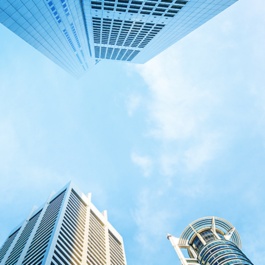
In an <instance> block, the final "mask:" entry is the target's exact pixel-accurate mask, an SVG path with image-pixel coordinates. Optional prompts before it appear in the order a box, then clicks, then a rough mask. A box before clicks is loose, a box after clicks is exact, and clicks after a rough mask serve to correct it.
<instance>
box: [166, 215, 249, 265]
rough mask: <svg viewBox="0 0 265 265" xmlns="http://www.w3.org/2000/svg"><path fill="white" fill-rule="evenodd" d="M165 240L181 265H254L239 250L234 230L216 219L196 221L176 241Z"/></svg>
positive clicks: (169, 236)
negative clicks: (185, 252)
mask: <svg viewBox="0 0 265 265" xmlns="http://www.w3.org/2000/svg"><path fill="white" fill-rule="evenodd" d="M167 238H168V239H169V240H170V242H171V244H172V246H173V247H174V249H175V251H176V253H177V255H178V257H179V259H180V262H181V264H182V265H196V264H197V265H199V264H201V265H253V263H252V262H251V261H250V260H249V259H248V258H247V256H246V255H245V254H244V253H243V252H242V250H241V240H240V236H239V234H238V232H237V231H236V229H235V227H234V226H232V225H231V224H230V223H229V222H227V221H226V220H224V219H222V218H219V217H204V218H201V219H198V220H196V221H194V222H192V223H191V224H189V226H187V227H186V229H185V230H184V231H183V233H182V234H181V236H180V237H179V238H176V237H174V236H172V235H168V237H167ZM184 249H185V250H186V251H187V255H186V256H185V255H184V253H183V250H184ZM187 256H188V257H187Z"/></svg>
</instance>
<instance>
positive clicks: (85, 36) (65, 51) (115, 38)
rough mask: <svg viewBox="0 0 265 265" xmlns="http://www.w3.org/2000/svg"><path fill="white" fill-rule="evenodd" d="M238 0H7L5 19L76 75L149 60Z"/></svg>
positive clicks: (0, 15) (1, 15)
mask: <svg viewBox="0 0 265 265" xmlns="http://www.w3.org/2000/svg"><path fill="white" fill-rule="evenodd" d="M236 1H237V0H211V1H206V0H144V1H143V0H83V1H74V0H17V1H13V0H1V1H0V22H1V23H2V24H3V25H5V26H6V27H7V28H9V29H10V30H12V31H13V32H14V33H15V34H17V35H18V36H20V37H21V38H22V39H24V40H25V41H27V42H28V43H29V44H30V45H32V46H33V47H35V48H36V49H37V50H39V51H40V52H42V53H43V54H44V55H46V56H47V57H49V58H50V59H51V60H53V61H54V62H55V63H57V64H58V65H59V66H61V67H63V68H64V69H66V70H67V71H69V72H71V73H72V74H74V75H80V74H81V73H82V72H83V71H85V70H87V69H88V68H89V67H91V66H92V65H93V64H95V63H96V62H98V61H99V60H102V59H111V60H122V61H129V62H130V61H131V62H135V63H145V62H146V61H148V60H149V59H151V58H152V57H154V56H156V55H157V54H158V53H160V52H162V51H163V50H165V49H166V48H167V47H169V46H170V45H172V44H173V43H175V42H176V41H178V40H179V39H181V38H182V37H184V36H185V35H187V34H188V33H190V32H191V31H193V30H194V29H196V28H197V27H199V26H200V25H202V24H203V23H205V22H206V21H208V20H209V19H211V18H212V17H214V16H215V15H217V14H218V13H220V12H222V11H223V10H224V9H226V8H227V7H229V6H230V5H232V4H233V3H235V2H236Z"/></svg>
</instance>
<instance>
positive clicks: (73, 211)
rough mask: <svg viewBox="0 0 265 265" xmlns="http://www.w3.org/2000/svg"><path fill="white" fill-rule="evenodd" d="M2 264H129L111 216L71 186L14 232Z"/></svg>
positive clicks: (0, 255) (4, 249)
mask: <svg viewBox="0 0 265 265" xmlns="http://www.w3.org/2000/svg"><path fill="white" fill-rule="evenodd" d="M0 264H1V265H11V264H12V265H15V264H17V265H21V264H23V265H61V264H69V265H85V264H87V265H126V259H125V252H124V245H123V239H122V237H121V236H120V234H119V233H118V232H117V231H116V230H115V229H114V228H113V227H112V225H111V224H110V223H109V222H108V220H107V213H106V212H103V213H100V212H99V211H98V210H97V208H96V207H95V206H94V205H93V204H92V203H91V194H89V195H88V196H86V195H84V194H83V193H81V192H80V191H78V189H77V188H76V187H74V186H73V184H71V183H70V184H68V185H67V186H66V187H64V188H63V189H62V190H61V191H59V192H58V193H57V194H56V195H54V196H52V197H50V198H49V199H48V200H47V202H46V203H45V204H44V205H43V206H42V207H41V208H40V209H38V210H37V211H34V212H33V213H31V214H30V215H29V217H28V218H27V219H26V220H25V221H24V223H23V224H22V225H20V226H19V227H17V228H16V229H14V230H13V231H12V232H11V233H10V235H9V236H8V238H7V240H6V241H5V243H4V244H3V246H2V247H1V249H0Z"/></svg>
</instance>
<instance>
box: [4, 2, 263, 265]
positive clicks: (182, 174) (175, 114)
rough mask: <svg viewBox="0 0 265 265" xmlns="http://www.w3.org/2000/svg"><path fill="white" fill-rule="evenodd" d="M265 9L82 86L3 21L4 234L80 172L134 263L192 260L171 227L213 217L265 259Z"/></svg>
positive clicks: (243, 13)
mask: <svg viewBox="0 0 265 265" xmlns="http://www.w3.org/2000/svg"><path fill="white" fill-rule="evenodd" d="M264 13H265V5H264V2H263V1H262V0H256V1H255V4H252V3H250V2H249V1H246V0H240V1H239V2H237V3H236V4H235V5H233V6H232V7H230V8H229V9H227V10H226V11H224V12H223V13H222V14H220V15H218V16H217V17H215V18H214V19H212V20H211V21H209V22H208V23H206V24H205V25H203V26H202V27H200V28H199V29H197V30H196V31H194V32H193V33H191V34H189V35H188V36H186V37H185V38H184V39H182V40H181V41H179V42H178V43H176V44H175V45H174V46H172V47H171V48H169V49H168V50H166V51H165V52H163V53H161V54H160V55H159V56H157V57H156V58H154V59H153V60H151V61H149V62H148V63H146V64H145V65H132V64H124V63H119V62H111V61H110V62H107V61H105V62H101V63H100V64H98V65H97V66H95V67H94V68H93V69H91V70H90V71H89V72H88V73H87V74H86V75H84V76H83V77H82V78H80V79H78V80H76V79H74V78H73V77H71V76H70V75H68V74H67V73H65V72H64V71H63V70H61V69H60V68H59V67H57V66H56V65H54V64H53V63H52V62H51V61H49V60H48V59H46V58H45V57H44V56H43V55H42V54H40V53H39V52H37V51H36V50H34V49H33V48H32V47H30V46H29V45H28V44H26V43H25V42H24V41H22V40H21V39H19V38H18V37H16V36H15V35H14V34H13V33H11V32H9V30H7V29H6V28H4V27H3V26H1V25H0V36H1V44H0V45H1V51H0V53H1V54H0V58H1V60H0V67H1V72H0V80H1V81H0V176H1V186H0V194H1V195H0V196H1V200H0V212H1V218H0V227H1V229H0V242H3V241H4V240H5V238H6V236H7V235H8V233H9V232H10V230H12V229H13V228H14V227H15V226H16V225H17V224H18V223H20V222H21V221H22V220H23V219H25V218H26V217H27V215H28V214H29V212H30V211H31V208H32V207H33V206H34V205H41V204H42V203H43V202H44V201H45V200H46V198H47V197H48V196H49V194H50V192H51V191H57V190H59V189H60V188H61V187H62V186H64V185H65V184H66V183H67V182H68V181H69V180H73V182H74V183H75V184H76V185H77V186H79V187H80V189H81V190H82V191H83V192H84V193H87V192H92V194H93V195H92V200H93V202H94V204H95V205H96V206H97V207H98V208H99V209H100V210H104V209H107V210H108V216H109V219H110V222H111V223H112V224H113V225H114V227H116V228H117V230H118V231H119V232H120V233H121V234H122V235H123V237H124V241H125V249H126V254H127V262H128V264H131V265H139V264H153V265H158V264H179V261H178V258H177V256H176V254H175V253H174V250H173V249H172V247H171V245H170V243H169V242H168V241H167V239H166V234H167V233H171V234H173V235H176V236H178V235H180V234H181V232H182V231H183V229H184V228H185V227H186V225H188V224H189V223H190V222H192V221H193V220H195V219H197V218H200V217H203V216H208V215H217V216H220V217H223V218H225V219H227V220H228V221H230V222H231V223H232V224H233V225H235V226H236V228H237V229H238V231H239V233H240V235H241V239H242V244H243V250H244V252H245V253H246V254H247V255H248V256H249V258H250V259H251V260H252V261H253V263H254V264H259V263H260V264H261V263H262V262H264V256H265V246H264V243H263V241H264V239H263V233H264V232H265V229H264V226H263V220H264V219H265V211H264V202H265V195H264V185H265V179H264V172H265V107H264V106H265V89H264V84H265V76H264V69H265V49H264V47H265V33H264V24H265V17H264Z"/></svg>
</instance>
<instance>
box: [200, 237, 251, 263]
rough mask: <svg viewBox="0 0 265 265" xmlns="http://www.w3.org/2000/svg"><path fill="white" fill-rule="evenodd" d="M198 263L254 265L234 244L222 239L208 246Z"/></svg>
mask: <svg viewBox="0 0 265 265" xmlns="http://www.w3.org/2000/svg"><path fill="white" fill-rule="evenodd" d="M198 261H199V262H200V264H206V263H207V264H210V265H217V264H218V265H237V264H240V265H253V263H251V261H250V260H249V259H248V258H247V257H246V256H245V255H244V253H243V252H242V251H241V250H240V249H239V248H238V247H237V246H236V245H235V244H234V243H232V242H230V241H227V240H222V239H221V240H214V241H212V242H210V243H208V244H206V245H205V246H204V247H203V248H202V249H201V251H200V253H199V256H198Z"/></svg>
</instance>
